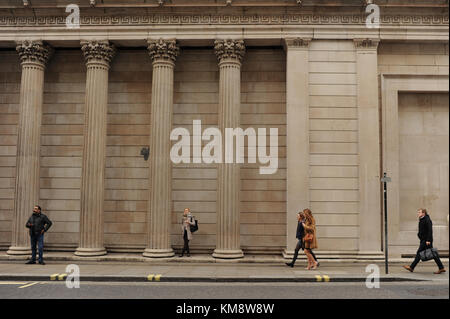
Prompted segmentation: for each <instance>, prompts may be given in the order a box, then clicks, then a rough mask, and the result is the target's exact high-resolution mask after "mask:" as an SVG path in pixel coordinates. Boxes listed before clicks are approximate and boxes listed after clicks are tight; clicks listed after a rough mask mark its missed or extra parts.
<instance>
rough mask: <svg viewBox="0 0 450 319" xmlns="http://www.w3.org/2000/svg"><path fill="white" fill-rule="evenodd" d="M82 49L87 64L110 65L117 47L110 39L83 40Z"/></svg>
mask: <svg viewBox="0 0 450 319" xmlns="http://www.w3.org/2000/svg"><path fill="white" fill-rule="evenodd" d="M81 51H82V52H83V55H84V60H85V61H86V65H88V64H90V63H101V64H104V65H106V66H108V67H109V63H110V62H111V61H112V59H113V57H114V55H115V54H116V48H115V47H114V45H113V44H110V43H109V42H108V41H96V40H94V41H81Z"/></svg>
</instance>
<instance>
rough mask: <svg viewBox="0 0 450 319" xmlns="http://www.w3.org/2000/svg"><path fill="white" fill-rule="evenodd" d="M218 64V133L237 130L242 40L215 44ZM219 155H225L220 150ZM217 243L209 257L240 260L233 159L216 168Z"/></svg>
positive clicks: (236, 170)
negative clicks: (226, 129)
mask: <svg viewBox="0 0 450 319" xmlns="http://www.w3.org/2000/svg"><path fill="white" fill-rule="evenodd" d="M214 49H215V53H216V55H217V58H218V60H219V70H220V80H219V81H220V82H219V129H220V130H221V132H222V134H225V128H232V129H234V128H238V127H239V117H240V108H241V62H242V59H243V57H244V54H245V45H244V41H243V40H216V41H215V43H214ZM222 154H224V155H225V152H224V149H223V151H222ZM217 173H218V185H217V242H216V249H215V250H214V253H213V257H215V258H242V257H243V256H244V254H243V252H242V250H241V245H240V212H239V206H240V205H239V204H240V201H239V192H240V174H239V164H238V163H236V159H235V158H234V159H233V162H232V163H221V164H219V165H218V168H217Z"/></svg>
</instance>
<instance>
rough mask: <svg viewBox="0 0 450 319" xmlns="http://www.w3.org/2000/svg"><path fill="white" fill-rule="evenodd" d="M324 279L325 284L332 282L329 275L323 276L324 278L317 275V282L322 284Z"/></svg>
mask: <svg viewBox="0 0 450 319" xmlns="http://www.w3.org/2000/svg"><path fill="white" fill-rule="evenodd" d="M322 279H323V281H325V282H329V281H330V277H328V276H327V275H323V276H320V275H316V280H317V282H321V281H322Z"/></svg>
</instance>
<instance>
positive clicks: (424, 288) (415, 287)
mask: <svg viewBox="0 0 450 319" xmlns="http://www.w3.org/2000/svg"><path fill="white" fill-rule="evenodd" d="M11 298H12V299H29V298H30V299H36V298H37V299H54V298H56V299H97V298H101V299H230V298H232V299H303V298H306V299H448V298H449V283H448V281H444V280H442V281H435V282H386V283H384V282H382V283H380V288H372V289H368V288H366V286H365V284H364V283H331V282H328V283H327V282H322V283H250V284H249V283H163V282H159V283H156V282H152V283H108V282H81V283H80V288H72V289H69V288H67V287H66V285H65V283H64V282H5V281H4V282H0V299H11Z"/></svg>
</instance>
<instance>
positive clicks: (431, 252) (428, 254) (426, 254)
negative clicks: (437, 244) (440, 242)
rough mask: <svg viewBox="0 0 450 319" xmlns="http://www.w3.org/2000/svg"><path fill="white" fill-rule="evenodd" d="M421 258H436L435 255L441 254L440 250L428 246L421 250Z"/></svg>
mask: <svg viewBox="0 0 450 319" xmlns="http://www.w3.org/2000/svg"><path fill="white" fill-rule="evenodd" d="M419 256H420V260H422V261H427V260H431V259H434V257H435V256H439V254H438V250H437V249H436V248H427V249H425V250H422V251H421V252H419Z"/></svg>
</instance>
